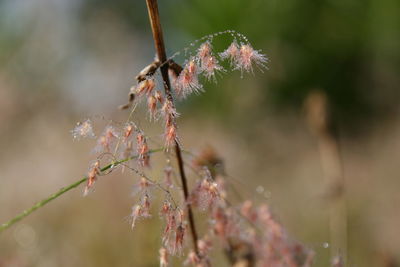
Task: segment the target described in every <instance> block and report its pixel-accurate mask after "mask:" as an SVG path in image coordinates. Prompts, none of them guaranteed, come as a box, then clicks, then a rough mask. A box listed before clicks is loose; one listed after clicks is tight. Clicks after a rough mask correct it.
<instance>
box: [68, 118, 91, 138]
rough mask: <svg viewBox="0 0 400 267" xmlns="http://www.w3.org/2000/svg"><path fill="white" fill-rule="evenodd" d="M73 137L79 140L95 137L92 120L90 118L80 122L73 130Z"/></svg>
mask: <svg viewBox="0 0 400 267" xmlns="http://www.w3.org/2000/svg"><path fill="white" fill-rule="evenodd" d="M71 133H72V137H73V138H74V139H77V140H79V139H80V138H86V137H90V138H94V137H95V134H94V132H93V127H92V122H91V121H90V120H89V119H88V120H86V121H84V122H78V123H77V124H76V126H75V128H74V129H73V130H72V131H71Z"/></svg>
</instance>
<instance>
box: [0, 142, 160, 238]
mask: <svg viewBox="0 0 400 267" xmlns="http://www.w3.org/2000/svg"><path fill="white" fill-rule="evenodd" d="M163 150H164V149H163V148H159V149H153V150H150V151H149V153H155V152H160V151H163ZM137 157H138V156H136V155H135V156H132V157H129V158H126V159H122V160H119V161H115V162H113V163H110V164H108V165H107V166H104V167H103V168H101V169H100V171H101V172H104V171H106V170H108V169H111V168H114V167H115V166H118V165H119V164H121V163H124V162H127V161H130V160H132V159H136V158H137ZM87 179H88V178H87V177H83V178H82V179H80V180H78V181H76V182H74V183H72V184H70V185H69V186H67V187H63V188H61V189H60V190H58V191H57V192H56V193H54V194H52V195H50V196H49V197H47V198H45V199H43V200H42V201H39V202H37V203H36V204H35V205H33V206H32V207H30V208H29V209H26V210H24V211H23V212H21V213H20V214H18V215H17V216H15V217H14V218H12V219H11V220H9V221H8V222H5V223H3V224H1V225H0V233H1V232H2V231H4V230H6V229H7V228H9V227H10V226H12V225H13V224H15V223H17V222H19V221H20V220H22V219H23V218H25V217H26V216H28V215H30V214H31V213H32V212H34V211H35V210H37V209H39V208H41V207H43V206H44V205H46V204H47V203H49V202H50V201H52V200H54V199H56V198H58V197H60V196H61V195H63V194H64V193H67V192H68V191H70V190H71V189H74V188H76V187H78V186H79V185H80V184H82V183H84V182H85V181H86V180H87Z"/></svg>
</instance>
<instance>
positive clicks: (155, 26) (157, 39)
mask: <svg viewBox="0 0 400 267" xmlns="http://www.w3.org/2000/svg"><path fill="white" fill-rule="evenodd" d="M146 4H147V10H148V13H149V19H150V24H151V30H152V32H153V39H154V45H155V48H156V51H157V56H158V60H159V61H160V62H161V64H162V65H161V66H160V70H161V75H162V78H163V81H164V89H165V94H166V96H167V98H168V100H170V101H171V102H173V97H172V94H171V86H170V81H169V76H168V68H169V66H168V64H164V63H165V62H166V61H167V54H166V52H165V46H164V38H163V34H162V28H161V23H160V15H159V12H158V4H157V0H146ZM175 153H176V157H177V160H178V166H179V173H180V177H181V182H182V188H183V194H184V198H185V203H186V206H187V211H188V219H189V227H190V230H191V234H192V241H193V249H194V251H195V253H196V254H197V255H198V251H199V250H198V246H197V239H198V237H197V231H196V227H195V222H194V216H193V211H192V208H191V205H190V203H189V202H188V201H187V200H188V198H189V190H188V186H187V179H186V174H185V168H184V164H183V159H182V152H181V148H180V146H179V143H178V142H177V141H176V140H175Z"/></svg>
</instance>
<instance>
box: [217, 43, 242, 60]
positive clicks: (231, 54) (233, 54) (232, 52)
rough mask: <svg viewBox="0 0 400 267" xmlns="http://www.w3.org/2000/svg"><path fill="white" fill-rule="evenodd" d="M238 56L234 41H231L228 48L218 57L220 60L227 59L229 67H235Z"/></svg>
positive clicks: (237, 48) (237, 47)
mask: <svg viewBox="0 0 400 267" xmlns="http://www.w3.org/2000/svg"><path fill="white" fill-rule="evenodd" d="M239 54H240V52H239V46H238V44H237V42H236V41H233V42H232V43H231V44H230V46H229V47H228V48H227V49H226V50H225V51H224V52H222V53H220V54H219V55H220V57H221V58H222V59H229V60H230V62H231V66H236V64H237V60H238V58H239Z"/></svg>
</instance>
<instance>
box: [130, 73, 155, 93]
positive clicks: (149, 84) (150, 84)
mask: <svg viewBox="0 0 400 267" xmlns="http://www.w3.org/2000/svg"><path fill="white" fill-rule="evenodd" d="M155 87H156V83H155V81H154V78H153V77H150V78H147V79H145V80H143V81H141V82H140V83H139V84H138V85H137V86H136V90H135V91H136V94H137V95H139V96H141V95H144V94H146V95H150V94H151V93H152V92H153V90H154V88H155Z"/></svg>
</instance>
